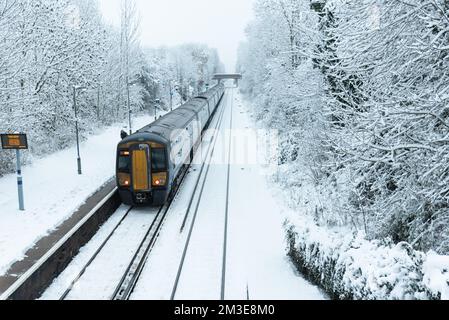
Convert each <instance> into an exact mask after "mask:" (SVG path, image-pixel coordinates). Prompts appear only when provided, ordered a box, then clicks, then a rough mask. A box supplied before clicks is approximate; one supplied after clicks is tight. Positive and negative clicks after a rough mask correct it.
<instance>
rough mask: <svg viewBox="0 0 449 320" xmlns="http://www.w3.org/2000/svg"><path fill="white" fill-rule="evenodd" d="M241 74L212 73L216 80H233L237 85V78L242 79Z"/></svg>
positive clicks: (219, 81)
mask: <svg viewBox="0 0 449 320" xmlns="http://www.w3.org/2000/svg"><path fill="white" fill-rule="evenodd" d="M242 79H243V76H242V75H241V74H239V73H217V74H216V75H214V77H213V80H217V81H218V83H221V81H223V80H234V83H235V85H236V86H237V87H238V86H239V80H242Z"/></svg>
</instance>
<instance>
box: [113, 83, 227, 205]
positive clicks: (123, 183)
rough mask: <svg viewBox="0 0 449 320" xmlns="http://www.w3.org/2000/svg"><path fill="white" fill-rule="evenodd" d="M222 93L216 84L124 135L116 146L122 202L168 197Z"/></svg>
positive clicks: (146, 202) (152, 202)
mask: <svg viewBox="0 0 449 320" xmlns="http://www.w3.org/2000/svg"><path fill="white" fill-rule="evenodd" d="M223 95H224V86H223V85H217V86H215V87H214V88H212V89H210V90H209V91H207V92H205V93H204V94H202V95H200V96H199V97H197V98H194V99H192V100H191V101H189V102H187V103H186V104H185V105H183V106H181V107H179V108H178V109H176V110H174V111H172V112H170V113H168V114H166V115H165V116H164V117H162V118H160V119H159V120H157V121H155V122H154V123H152V124H150V125H148V126H146V127H144V128H142V129H140V130H139V131H137V132H136V133H135V134H133V135H130V136H126V137H124V139H123V140H122V141H121V142H120V143H119V145H118V148H117V186H118V189H119V193H120V197H121V199H122V201H123V203H125V204H127V205H154V206H157V205H162V204H164V203H165V202H166V201H167V200H168V199H169V197H170V196H171V195H172V193H173V190H175V189H176V187H177V186H178V183H179V180H180V177H181V176H182V173H183V169H186V168H187V166H188V165H189V164H190V162H191V160H192V159H193V156H194V153H195V151H196V148H197V146H198V145H199V143H200V141H201V135H202V132H203V131H204V130H205V129H206V128H207V127H208V125H209V123H210V121H211V119H212V116H213V114H214V113H215V111H216V109H217V107H218V105H219V103H220V101H221V99H222V97H223Z"/></svg>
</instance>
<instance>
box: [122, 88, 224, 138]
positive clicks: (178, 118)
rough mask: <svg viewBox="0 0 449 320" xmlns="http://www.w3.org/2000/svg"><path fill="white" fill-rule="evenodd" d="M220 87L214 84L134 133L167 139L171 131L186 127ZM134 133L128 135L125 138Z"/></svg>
mask: <svg viewBox="0 0 449 320" xmlns="http://www.w3.org/2000/svg"><path fill="white" fill-rule="evenodd" d="M221 87H223V85H216V86H215V87H213V88H211V89H209V90H208V91H207V92H204V93H202V94H201V95H199V96H198V97H196V98H193V99H192V100H190V101H188V102H187V103H185V104H183V105H182V106H180V107H179V108H177V109H175V110H173V111H172V112H169V113H167V114H166V115H164V116H163V117H161V118H159V119H158V120H156V121H155V122H153V123H151V124H149V125H147V126H145V127H143V128H142V129H140V130H138V131H137V132H136V133H135V134H134V135H139V134H152V135H156V136H160V137H162V138H164V139H166V140H167V141H169V140H170V138H171V135H172V133H173V131H175V130H179V129H184V128H186V127H187V126H188V124H189V123H190V122H191V121H192V120H193V119H194V118H195V117H196V115H197V114H198V112H199V111H200V110H201V108H202V107H204V105H205V104H207V103H208V100H209V99H210V98H212V97H213V96H214V95H216V94H217V93H218V91H219V89H220V88H221ZM134 135H131V136H129V137H128V138H127V140H128V139H129V138H132V137H133V136H134Z"/></svg>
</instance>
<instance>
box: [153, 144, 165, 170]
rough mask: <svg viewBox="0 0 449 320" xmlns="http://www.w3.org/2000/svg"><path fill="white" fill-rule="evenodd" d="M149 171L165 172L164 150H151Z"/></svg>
mask: <svg viewBox="0 0 449 320" xmlns="http://www.w3.org/2000/svg"><path fill="white" fill-rule="evenodd" d="M151 169H152V170H153V171H165V170H167V157H166V154H165V149H163V148H152V149H151Z"/></svg>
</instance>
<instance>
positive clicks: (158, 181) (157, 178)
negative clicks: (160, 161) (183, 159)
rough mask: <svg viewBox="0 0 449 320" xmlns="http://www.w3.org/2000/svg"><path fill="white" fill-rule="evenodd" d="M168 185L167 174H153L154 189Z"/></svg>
mask: <svg viewBox="0 0 449 320" xmlns="http://www.w3.org/2000/svg"><path fill="white" fill-rule="evenodd" d="M166 184H167V173H166V172H160V173H153V176H152V185H153V187H163V186H165V185H166Z"/></svg>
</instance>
